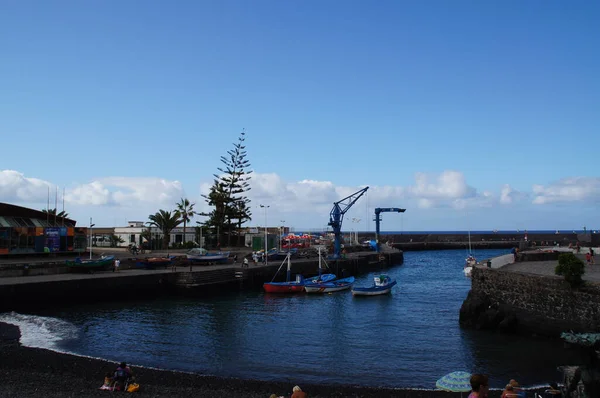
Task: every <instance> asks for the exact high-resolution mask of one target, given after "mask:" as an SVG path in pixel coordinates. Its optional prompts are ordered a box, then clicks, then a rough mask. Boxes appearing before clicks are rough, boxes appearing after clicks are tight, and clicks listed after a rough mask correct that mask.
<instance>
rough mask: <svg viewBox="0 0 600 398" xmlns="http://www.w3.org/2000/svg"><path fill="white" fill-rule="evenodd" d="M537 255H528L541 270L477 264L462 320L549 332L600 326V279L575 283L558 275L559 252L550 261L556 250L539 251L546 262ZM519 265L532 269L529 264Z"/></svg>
mask: <svg viewBox="0 0 600 398" xmlns="http://www.w3.org/2000/svg"><path fill="white" fill-rule="evenodd" d="M534 254H535V253H534ZM534 254H531V256H529V257H530V258H532V259H535V260H538V261H532V262H530V263H529V264H530V265H531V268H537V270H536V273H534V272H533V269H532V272H531V273H530V272H515V271H508V270H506V269H504V267H503V268H500V269H488V268H479V267H476V268H475V269H474V270H473V273H472V282H471V291H470V292H469V294H468V296H467V298H466V300H465V301H464V303H463V305H462V307H461V309H460V317H459V322H460V325H461V326H462V327H464V328H473V329H481V330H486V329H487V330H500V331H503V332H506V333H519V334H538V335H544V336H549V337H558V336H560V333H561V332H564V331H569V330H573V331H576V332H594V331H595V332H597V331H600V284H599V283H597V282H593V281H586V282H585V283H584V285H582V286H580V287H578V288H571V286H570V285H569V284H568V283H567V282H566V281H565V280H564V278H563V277H559V276H555V275H553V270H554V266H555V265H556V263H557V258H558V253H555V254H554V260H548V258H549V256H550V255H551V253H544V254H540V255H543V257H544V258H545V260H546V261H539V259H538V257H540V256H537V257H536V256H534ZM521 259H527V256H522V257H521ZM519 264H520V265H521V267H522V268H525V269H527V265H526V264H527V263H519ZM509 267H510V266H509Z"/></svg>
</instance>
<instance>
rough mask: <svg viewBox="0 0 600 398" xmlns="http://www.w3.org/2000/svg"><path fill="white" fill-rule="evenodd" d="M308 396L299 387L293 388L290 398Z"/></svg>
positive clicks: (304, 397)
mask: <svg viewBox="0 0 600 398" xmlns="http://www.w3.org/2000/svg"><path fill="white" fill-rule="evenodd" d="M306 397H308V395H306V393H305V392H304V391H302V389H301V388H300V387H299V386H294V388H293V389H292V395H291V396H290V398H306Z"/></svg>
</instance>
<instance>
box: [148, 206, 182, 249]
mask: <svg viewBox="0 0 600 398" xmlns="http://www.w3.org/2000/svg"><path fill="white" fill-rule="evenodd" d="M180 217H181V215H180V214H179V212H178V211H177V210H175V211H174V212H170V211H166V210H162V209H161V210H159V211H158V213H156V214H150V215H149V216H148V219H149V220H150V222H149V223H148V224H150V225H154V226H155V227H157V228H158V229H160V230H161V232H162V233H163V241H164V243H165V247H166V248H169V234H170V233H171V231H172V230H173V228H175V227H177V226H178V225H179V224H180V223H181V218H180Z"/></svg>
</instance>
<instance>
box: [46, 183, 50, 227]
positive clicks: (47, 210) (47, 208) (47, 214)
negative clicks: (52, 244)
mask: <svg viewBox="0 0 600 398" xmlns="http://www.w3.org/2000/svg"><path fill="white" fill-rule="evenodd" d="M46 224H48V226H50V185H48V204H47V205H46Z"/></svg>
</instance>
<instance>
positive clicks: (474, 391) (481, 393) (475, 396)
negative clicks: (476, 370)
mask: <svg viewBox="0 0 600 398" xmlns="http://www.w3.org/2000/svg"><path fill="white" fill-rule="evenodd" d="M488 380H489V379H488V376H487V375H482V374H474V375H472V376H471V379H470V380H469V382H470V384H471V393H470V394H469V397H468V398H487V396H488V391H489V389H490V387H489V384H488V383H489V382H488Z"/></svg>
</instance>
